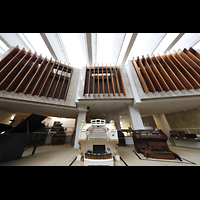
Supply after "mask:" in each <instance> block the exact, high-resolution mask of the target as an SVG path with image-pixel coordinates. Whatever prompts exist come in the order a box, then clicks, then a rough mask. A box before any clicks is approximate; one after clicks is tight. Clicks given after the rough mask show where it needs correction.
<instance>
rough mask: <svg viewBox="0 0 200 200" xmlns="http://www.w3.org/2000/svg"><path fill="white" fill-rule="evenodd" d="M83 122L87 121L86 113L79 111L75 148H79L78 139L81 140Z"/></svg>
mask: <svg viewBox="0 0 200 200" xmlns="http://www.w3.org/2000/svg"><path fill="white" fill-rule="evenodd" d="M82 120H86V111H85V112H84V111H79V113H78V117H77V123H76V136H75V141H74V148H79V144H78V138H79V131H80V127H81V124H82Z"/></svg>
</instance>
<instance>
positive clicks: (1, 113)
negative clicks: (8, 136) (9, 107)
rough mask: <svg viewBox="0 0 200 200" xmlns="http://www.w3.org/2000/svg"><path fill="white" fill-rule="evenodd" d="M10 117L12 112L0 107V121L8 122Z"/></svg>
mask: <svg viewBox="0 0 200 200" xmlns="http://www.w3.org/2000/svg"><path fill="white" fill-rule="evenodd" d="M11 117H12V113H10V112H7V111H5V110H2V109H0V123H2V124H8V122H9V121H10V118H11Z"/></svg>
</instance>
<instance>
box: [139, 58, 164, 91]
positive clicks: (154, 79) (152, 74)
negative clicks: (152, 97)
mask: <svg viewBox="0 0 200 200" xmlns="http://www.w3.org/2000/svg"><path fill="white" fill-rule="evenodd" d="M142 62H143V63H144V66H145V67H146V70H147V72H148V74H149V76H150V78H151V81H152V83H153V84H154V87H155V88H156V90H157V91H158V92H162V91H163V89H162V87H161V85H160V83H159V81H158V80H157V78H156V76H155V74H154V73H153V71H152V69H151V67H150V66H149V64H148V62H147V61H146V59H145V57H144V56H142Z"/></svg>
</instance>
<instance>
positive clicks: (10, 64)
mask: <svg viewBox="0 0 200 200" xmlns="http://www.w3.org/2000/svg"><path fill="white" fill-rule="evenodd" d="M24 52H25V48H23V49H22V50H20V51H19V52H18V53H17V54H16V55H15V56H14V57H13V58H12V59H11V60H10V61H9V62H8V63H7V64H6V65H5V66H4V67H3V68H2V69H1V70H0V74H1V76H0V81H2V80H3V79H4V78H5V76H6V75H7V74H8V73H9V72H10V71H11V70H12V68H13V66H14V65H15V64H16V63H17V62H18V61H19V60H20V59H21V58H22V56H23V55H24Z"/></svg>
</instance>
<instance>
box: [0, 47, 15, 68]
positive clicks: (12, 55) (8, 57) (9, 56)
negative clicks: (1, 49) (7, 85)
mask: <svg viewBox="0 0 200 200" xmlns="http://www.w3.org/2000/svg"><path fill="white" fill-rule="evenodd" d="M18 52H19V46H18V45H17V46H16V47H15V48H13V49H12V50H11V51H10V52H9V53H8V54H7V55H6V56H5V57H3V58H2V59H1V62H0V70H1V69H2V68H3V67H4V66H5V65H6V63H8V61H10V60H11V59H12V58H13V57H14V56H15V55H16V54H17V53H18Z"/></svg>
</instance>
